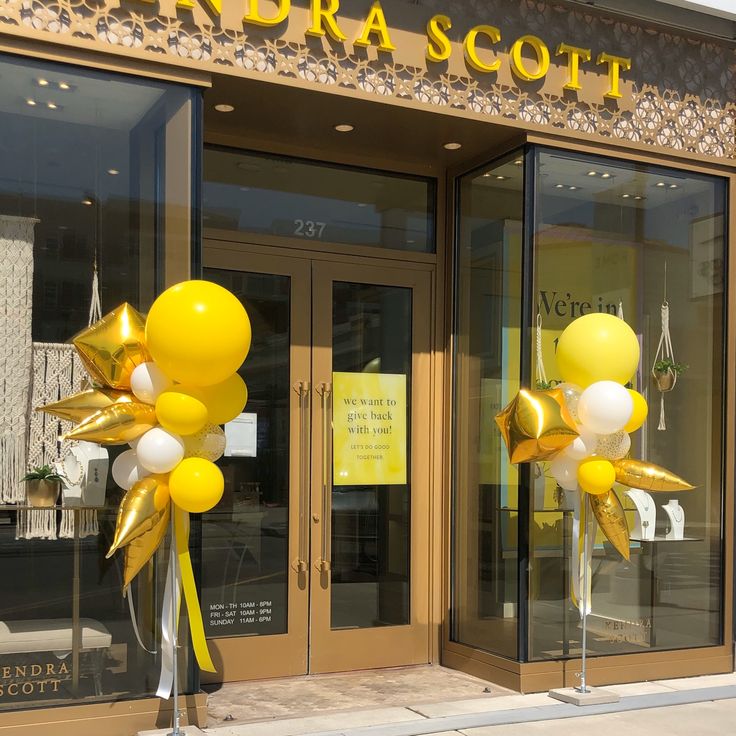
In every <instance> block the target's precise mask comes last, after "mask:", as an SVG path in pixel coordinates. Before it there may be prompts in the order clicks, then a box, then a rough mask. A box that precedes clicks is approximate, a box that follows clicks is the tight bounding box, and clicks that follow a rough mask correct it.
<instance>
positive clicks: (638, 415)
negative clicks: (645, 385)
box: [624, 388, 649, 432]
mask: <svg viewBox="0 0 736 736" xmlns="http://www.w3.org/2000/svg"><path fill="white" fill-rule="evenodd" d="M629 393H630V394H631V398H632V399H633V400H634V411H632V412H631V419H629V421H628V422H627V423H626V426H624V432H636V430H637V429H639V428H640V427H641V425H642V424H644V422H645V421H646V420H647V414H649V407H648V406H647V400H646V399H645V398H644V397H643V396H642V395H641V394H640V393H639V392H638V391H634V389H633V388H630V389H629Z"/></svg>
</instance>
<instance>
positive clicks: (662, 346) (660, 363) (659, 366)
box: [652, 261, 686, 432]
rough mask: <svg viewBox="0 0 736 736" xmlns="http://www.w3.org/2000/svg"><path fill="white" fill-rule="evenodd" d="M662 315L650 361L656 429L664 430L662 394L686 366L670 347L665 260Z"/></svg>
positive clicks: (675, 380) (665, 427)
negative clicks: (655, 396) (656, 406)
mask: <svg viewBox="0 0 736 736" xmlns="http://www.w3.org/2000/svg"><path fill="white" fill-rule="evenodd" d="M660 314H661V317H662V334H661V335H660V337H659V344H658V345H657V352H656V354H655V356H654V363H652V377H653V378H654V382H655V383H656V384H657V389H659V392H660V397H659V424H658V425H657V429H658V430H659V431H660V432H664V431H665V430H666V429H667V422H666V420H665V413H664V395H665V394H666V393H668V392H669V391H672V389H673V388H674V387H675V384H676V383H677V376H678V374H679V373H682V371H683V370H685V368H686V366H684V365H682V364H681V363H677V362H676V361H675V351H674V349H673V347H672V336H671V335H670V305H669V303H668V302H667V262H666V261H665V264H664V298H663V300H662V306H661V307H660Z"/></svg>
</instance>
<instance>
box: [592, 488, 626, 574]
mask: <svg viewBox="0 0 736 736" xmlns="http://www.w3.org/2000/svg"><path fill="white" fill-rule="evenodd" d="M588 498H589V499H590V506H591V508H592V509H593V514H595V518H596V521H597V522H598V526H599V527H600V528H601V531H602V532H603V533H604V534H605V535H606V538H607V539H608V541H609V542H610V543H611V544H612V545H613V546H614V547H615V548H616V549H617V550H618V551H619V553H620V554H621V555H622V556H623V557H624V559H626V560H628V559H629V555H630V551H629V525H628V523H627V521H626V515H625V514H624V507H623V506H622V505H621V501H619V499H618V496H617V495H616V494H615V493H614V492H613V491H612V490H611V491H608V493H601V494H598V495H589V496H588Z"/></svg>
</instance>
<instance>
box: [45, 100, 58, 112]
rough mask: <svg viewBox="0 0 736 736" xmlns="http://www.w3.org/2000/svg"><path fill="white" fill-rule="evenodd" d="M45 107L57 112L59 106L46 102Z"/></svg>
mask: <svg viewBox="0 0 736 736" xmlns="http://www.w3.org/2000/svg"><path fill="white" fill-rule="evenodd" d="M46 107H48V109H49V110H58V109H59V106H58V105H57V104H56V103H55V102H47V103H46Z"/></svg>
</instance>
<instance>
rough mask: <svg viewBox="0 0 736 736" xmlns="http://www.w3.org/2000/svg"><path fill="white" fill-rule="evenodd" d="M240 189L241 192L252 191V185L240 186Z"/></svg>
mask: <svg viewBox="0 0 736 736" xmlns="http://www.w3.org/2000/svg"><path fill="white" fill-rule="evenodd" d="M238 189H240V191H241V192H249V191H250V187H238Z"/></svg>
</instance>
